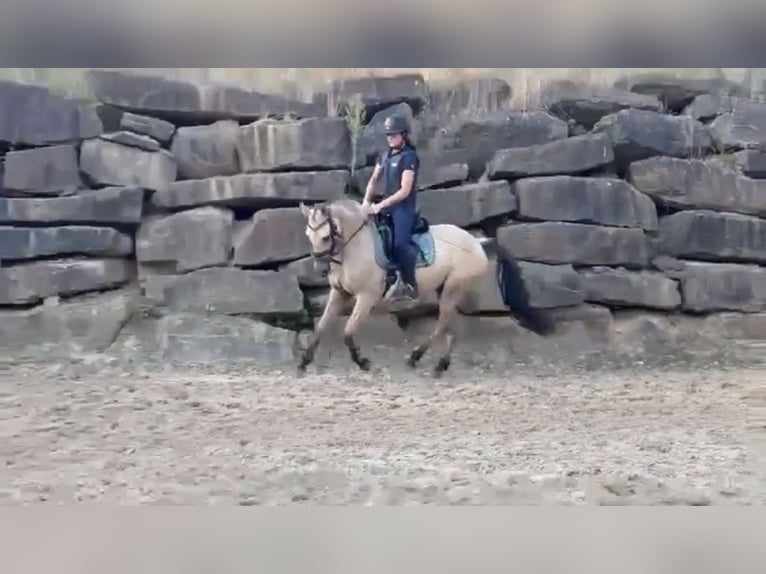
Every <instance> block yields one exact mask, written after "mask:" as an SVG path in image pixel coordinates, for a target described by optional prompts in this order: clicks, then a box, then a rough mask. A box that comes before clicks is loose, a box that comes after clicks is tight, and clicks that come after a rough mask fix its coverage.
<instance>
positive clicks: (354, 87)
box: [329, 74, 427, 122]
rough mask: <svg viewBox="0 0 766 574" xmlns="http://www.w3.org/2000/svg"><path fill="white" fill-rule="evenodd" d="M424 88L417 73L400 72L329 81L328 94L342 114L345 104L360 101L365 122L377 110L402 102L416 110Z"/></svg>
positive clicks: (424, 83)
mask: <svg viewBox="0 0 766 574" xmlns="http://www.w3.org/2000/svg"><path fill="white" fill-rule="evenodd" d="M426 91H427V90H426V82H425V80H424V79H423V76H421V75H420V74H400V75H397V76H389V77H377V78H376V77H364V78H343V79H338V80H333V81H332V82H331V83H330V90H329V95H330V101H332V102H334V103H335V107H336V111H337V112H338V113H340V114H345V113H346V110H347V106H348V105H349V104H353V103H357V102H358V103H359V104H361V105H362V108H363V110H362V111H363V112H364V119H365V121H366V122H367V121H370V119H372V116H373V115H375V114H376V113H377V112H379V111H380V110H382V109H384V108H387V107H388V106H392V105H394V104H399V103H402V102H406V103H408V104H409V105H410V106H412V108H413V109H414V110H415V111H416V112H417V111H419V110H420V109H421V108H422V107H423V104H424V103H425V95H426Z"/></svg>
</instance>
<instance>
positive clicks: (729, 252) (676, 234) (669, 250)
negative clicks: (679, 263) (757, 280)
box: [659, 210, 766, 263]
mask: <svg viewBox="0 0 766 574" xmlns="http://www.w3.org/2000/svg"><path fill="white" fill-rule="evenodd" d="M659 240H660V249H661V250H662V252H663V253H665V254H667V255H672V256H675V257H683V258H689V259H701V260H707V261H727V260H728V261H742V262H754V263H766V220H764V219H759V218H757V217H751V216H748V215H740V214H738V213H716V212H715V211H709V210H696V211H680V212H678V213H674V214H673V215H669V216H667V217H663V218H662V219H661V220H660V227H659Z"/></svg>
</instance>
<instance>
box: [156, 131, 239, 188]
mask: <svg viewBox="0 0 766 574" xmlns="http://www.w3.org/2000/svg"><path fill="white" fill-rule="evenodd" d="M239 129H240V128H239V124H238V123H237V122H235V121H234V120H219V121H217V122H215V123H212V124H210V125H206V126H189V127H181V128H178V129H177V130H176V133H175V135H174V136H173V143H172V145H171V146H170V152H171V153H172V154H173V157H174V158H175V160H176V165H177V166H178V177H179V179H203V178H206V177H213V176H216V175H234V174H235V173H237V172H239V161H238V160H237V142H238V140H239Z"/></svg>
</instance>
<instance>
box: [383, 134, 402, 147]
mask: <svg viewBox="0 0 766 574" xmlns="http://www.w3.org/2000/svg"><path fill="white" fill-rule="evenodd" d="M386 138H388V147H393V148H397V147H401V145H402V144H403V143H404V136H403V135H402V134H387V135H386Z"/></svg>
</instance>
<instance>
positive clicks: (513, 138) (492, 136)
mask: <svg viewBox="0 0 766 574" xmlns="http://www.w3.org/2000/svg"><path fill="white" fill-rule="evenodd" d="M568 134H569V127H568V126H567V123H566V122H565V121H563V120H560V119H559V118H557V117H554V116H552V115H550V114H548V113H546V112H541V111H534V112H508V111H504V110H501V111H498V112H494V113H491V114H488V115H486V116H483V117H478V118H471V117H468V118H465V117H458V118H455V119H454V120H453V121H452V122H450V123H449V124H446V125H445V126H444V127H443V128H442V129H441V130H439V132H438V133H437V134H436V136H435V137H434V139H433V141H432V142H431V143H430V144H429V146H430V150H431V151H433V152H443V151H451V150H454V151H457V150H461V151H462V152H463V154H464V162H465V163H467V164H468V166H469V170H470V173H471V175H472V176H473V177H478V176H480V175H481V174H482V173H483V172H484V169H485V167H486V164H487V162H488V161H489V160H490V159H491V158H492V156H493V155H494V153H495V152H496V151H497V150H499V149H507V148H517V147H529V146H533V145H540V144H545V143H549V142H552V141H556V140H560V139H564V138H566V137H567V136H568Z"/></svg>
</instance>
